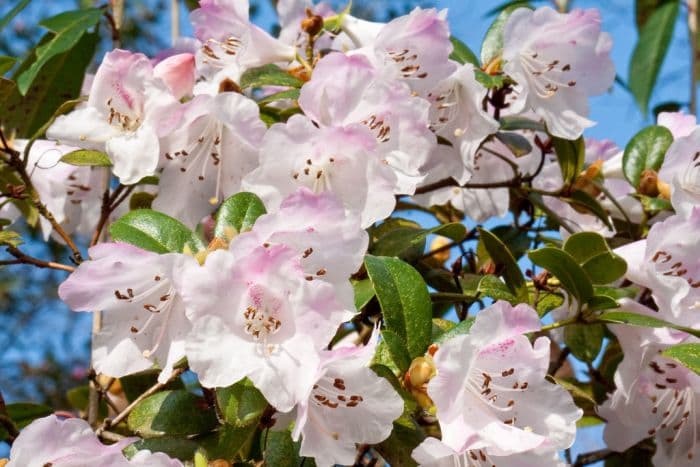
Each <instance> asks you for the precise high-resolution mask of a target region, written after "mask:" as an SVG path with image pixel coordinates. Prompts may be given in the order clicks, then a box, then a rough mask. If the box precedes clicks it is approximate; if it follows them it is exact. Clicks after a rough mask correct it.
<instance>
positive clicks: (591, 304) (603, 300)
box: [586, 295, 620, 311]
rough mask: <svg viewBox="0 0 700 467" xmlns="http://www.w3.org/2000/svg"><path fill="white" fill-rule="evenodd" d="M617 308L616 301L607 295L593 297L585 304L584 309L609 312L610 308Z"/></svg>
mask: <svg viewBox="0 0 700 467" xmlns="http://www.w3.org/2000/svg"><path fill="white" fill-rule="evenodd" d="M619 306H620V305H619V304H618V303H617V300H615V299H614V298H613V297H609V296H607V295H594V296H593V297H591V298H590V299H589V300H588V303H587V304H586V308H587V309H588V310H590V311H601V310H609V309H611V308H618V307H619Z"/></svg>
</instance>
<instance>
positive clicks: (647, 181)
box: [637, 169, 659, 198]
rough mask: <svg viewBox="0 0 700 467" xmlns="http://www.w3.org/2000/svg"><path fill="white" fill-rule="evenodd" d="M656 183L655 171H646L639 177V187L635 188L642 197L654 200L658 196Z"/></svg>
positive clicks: (657, 177) (657, 178) (657, 179)
mask: <svg viewBox="0 0 700 467" xmlns="http://www.w3.org/2000/svg"><path fill="white" fill-rule="evenodd" d="M658 181H659V176H658V175H657V173H656V171H654V170H651V169H646V170H644V171H643V172H642V175H641V176H640V177H639V187H638V188H637V191H638V192H639V193H640V194H642V195H646V196H651V197H652V198H655V197H656V196H658V194H659V187H658Z"/></svg>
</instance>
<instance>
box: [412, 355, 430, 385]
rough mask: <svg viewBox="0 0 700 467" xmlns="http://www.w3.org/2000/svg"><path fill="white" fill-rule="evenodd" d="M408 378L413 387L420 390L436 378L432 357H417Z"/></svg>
mask: <svg viewBox="0 0 700 467" xmlns="http://www.w3.org/2000/svg"><path fill="white" fill-rule="evenodd" d="M408 376H409V380H410V382H411V386H413V387H414V388H418V387H420V386H423V385H424V384H427V383H428V381H430V379H431V378H432V377H433V376H435V364H434V363H433V359H432V358H431V357H417V358H415V359H414V360H413V361H412V362H411V366H410V367H409V368H408Z"/></svg>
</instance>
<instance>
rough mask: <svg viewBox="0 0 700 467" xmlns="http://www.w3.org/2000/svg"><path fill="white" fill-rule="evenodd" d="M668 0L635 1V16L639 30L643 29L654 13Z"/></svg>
mask: <svg viewBox="0 0 700 467" xmlns="http://www.w3.org/2000/svg"><path fill="white" fill-rule="evenodd" d="M666 1H668V0H635V2H634V15H635V20H636V23H637V29H638V30H639V29H641V28H642V26H644V25H645V24H646V22H647V20H648V19H649V17H650V16H651V14H652V13H654V10H656V9H657V8H658V7H659V5H661V4H663V3H664V2H666Z"/></svg>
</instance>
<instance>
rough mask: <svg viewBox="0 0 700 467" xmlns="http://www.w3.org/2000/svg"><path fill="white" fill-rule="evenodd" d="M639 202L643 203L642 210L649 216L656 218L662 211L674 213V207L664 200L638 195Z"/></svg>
mask: <svg viewBox="0 0 700 467" xmlns="http://www.w3.org/2000/svg"><path fill="white" fill-rule="evenodd" d="M636 197H637V198H638V199H639V201H640V202H641V203H642V208H643V209H644V212H646V213H647V214H649V216H650V217H651V216H654V215H656V214H658V213H660V212H661V211H673V206H671V202H670V201H669V200H667V199H663V198H652V197H651V196H645V195H637V196H636Z"/></svg>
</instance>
